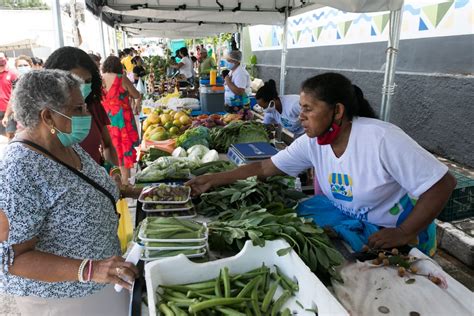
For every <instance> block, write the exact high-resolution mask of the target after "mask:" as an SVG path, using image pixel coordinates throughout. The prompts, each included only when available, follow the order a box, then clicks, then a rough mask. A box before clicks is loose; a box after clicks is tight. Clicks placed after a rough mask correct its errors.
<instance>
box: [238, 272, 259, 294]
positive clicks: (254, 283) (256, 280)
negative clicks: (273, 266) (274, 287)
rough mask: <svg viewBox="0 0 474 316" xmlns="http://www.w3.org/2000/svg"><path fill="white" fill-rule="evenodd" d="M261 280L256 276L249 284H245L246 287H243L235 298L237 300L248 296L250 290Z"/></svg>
mask: <svg viewBox="0 0 474 316" xmlns="http://www.w3.org/2000/svg"><path fill="white" fill-rule="evenodd" d="M261 279H262V278H261V277H259V276H258V277H256V278H255V279H253V280H252V281H250V282H249V283H247V285H245V287H244V288H243V289H242V290H241V291H240V293H239V294H238V295H237V297H238V298H241V297H246V296H247V295H248V294H250V293H251V291H252V289H253V288H254V287H255V286H256V285H257V284H258V283H259V282H260V280H261Z"/></svg>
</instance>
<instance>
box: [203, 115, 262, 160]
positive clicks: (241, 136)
mask: <svg viewBox="0 0 474 316" xmlns="http://www.w3.org/2000/svg"><path fill="white" fill-rule="evenodd" d="M210 134H211V135H210V136H211V148H213V149H215V150H217V151H218V152H220V153H227V151H228V150H229V147H230V146H231V145H232V144H239V143H253V142H268V141H269V138H268V134H267V131H266V129H265V125H263V124H261V123H258V122H243V121H235V122H231V123H230V124H228V125H226V126H225V127H222V128H213V129H211V130H210Z"/></svg>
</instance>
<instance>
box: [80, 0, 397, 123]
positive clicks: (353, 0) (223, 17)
mask: <svg viewBox="0 0 474 316" xmlns="http://www.w3.org/2000/svg"><path fill="white" fill-rule="evenodd" d="M86 3H87V7H88V8H96V10H93V12H94V14H97V15H99V16H101V17H102V16H103V15H106V16H107V20H109V21H110V20H113V21H114V27H115V29H117V27H120V28H121V29H122V32H124V34H125V35H126V34H127V33H129V34H133V35H135V36H138V35H142V36H156V35H157V34H159V35H160V36H162V37H168V38H176V37H181V38H196V37H205V36H210V35H217V34H219V33H221V32H226V30H229V29H230V30H234V29H236V28H238V29H240V28H241V27H242V26H243V25H258V24H268V25H281V26H283V28H284V31H283V37H282V58H281V65H280V67H281V68H280V94H284V93H285V77H286V55H287V53H288V46H287V36H286V35H287V29H288V18H289V17H291V16H295V15H298V14H301V13H304V12H308V11H311V10H314V9H318V8H321V7H324V6H330V7H333V8H335V9H339V10H342V11H346V12H378V11H390V22H389V23H390V24H389V39H388V48H387V51H386V64H385V75H384V82H383V86H382V100H381V117H382V118H383V119H384V120H386V121H388V120H389V119H390V110H391V101H392V96H393V95H394V94H395V87H396V84H395V68H396V62H397V53H398V47H399V41H400V29H401V21H402V7H403V0H253V1H241V0H218V1H216V0H181V1H172V0H156V1H154V2H141V1H138V0H109V1H104V0H86ZM97 9H98V10H97ZM223 21H224V22H223ZM160 24H161V25H160ZM222 29H226V30H224V31H222Z"/></svg>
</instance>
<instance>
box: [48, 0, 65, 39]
mask: <svg viewBox="0 0 474 316" xmlns="http://www.w3.org/2000/svg"><path fill="white" fill-rule="evenodd" d="M52 5H53V6H52V10H51V11H52V13H53V25H54V33H55V34H54V35H55V37H56V45H57V48H60V47H63V46H64V35H63V24H62V21H61V5H60V4H59V0H53V3H52Z"/></svg>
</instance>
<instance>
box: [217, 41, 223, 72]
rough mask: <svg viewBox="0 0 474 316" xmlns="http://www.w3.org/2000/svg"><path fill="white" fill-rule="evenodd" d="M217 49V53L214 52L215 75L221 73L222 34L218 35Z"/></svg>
mask: <svg viewBox="0 0 474 316" xmlns="http://www.w3.org/2000/svg"><path fill="white" fill-rule="evenodd" d="M217 43H218V47H217V51H216V57H217V61H216V64H217V73H218V74H220V73H221V58H222V56H221V51H222V33H219V40H218V42H217Z"/></svg>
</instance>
